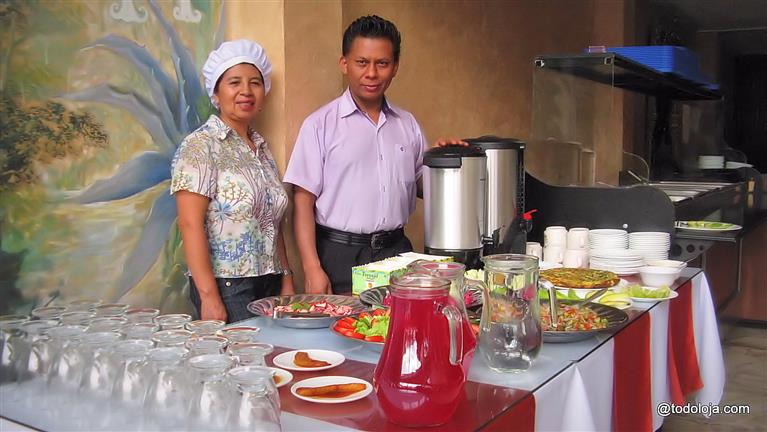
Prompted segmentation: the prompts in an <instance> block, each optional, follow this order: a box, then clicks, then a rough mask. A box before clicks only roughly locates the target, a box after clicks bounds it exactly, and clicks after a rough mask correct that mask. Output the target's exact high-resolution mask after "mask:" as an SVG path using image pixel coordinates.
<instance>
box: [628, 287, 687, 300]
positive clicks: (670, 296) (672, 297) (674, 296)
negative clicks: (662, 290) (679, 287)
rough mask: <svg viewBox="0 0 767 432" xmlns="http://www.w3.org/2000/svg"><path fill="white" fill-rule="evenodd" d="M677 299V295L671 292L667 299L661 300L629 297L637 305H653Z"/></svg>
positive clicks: (662, 298)
mask: <svg viewBox="0 0 767 432" xmlns="http://www.w3.org/2000/svg"><path fill="white" fill-rule="evenodd" d="M642 288H647V289H654V288H652V287H642ZM677 297H679V293H678V292H676V291H671V294H670V295H669V296H668V297H661V298H645V297H629V298H630V299H631V300H633V301H635V302H637V303H655V302H662V301H664V300H671V299H675V298H677Z"/></svg>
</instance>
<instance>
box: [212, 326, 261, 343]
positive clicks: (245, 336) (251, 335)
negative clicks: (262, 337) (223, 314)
mask: <svg viewBox="0 0 767 432" xmlns="http://www.w3.org/2000/svg"><path fill="white" fill-rule="evenodd" d="M260 331H261V329H259V328H258V327H229V328H223V329H221V330H219V331H217V332H216V335H218V336H223V337H225V338H227V339H229V343H230V344H234V343H248V342H255V341H256V335H257V334H258V332H260Z"/></svg>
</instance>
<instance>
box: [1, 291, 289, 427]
mask: <svg viewBox="0 0 767 432" xmlns="http://www.w3.org/2000/svg"><path fill="white" fill-rule="evenodd" d="M258 332H259V329H258V328H255V327H231V328H226V326H225V323H224V322H223V321H216V320H198V321H192V317H191V316H190V315H186V314H166V315H160V311H159V310H158V309H152V308H145V307H141V308H131V307H130V306H129V305H127V304H119V303H103V302H101V301H99V300H75V301H71V302H69V303H67V304H66V305H54V306H46V307H41V308H37V309H34V310H33V311H32V312H31V314H30V316H25V315H4V316H0V393H1V394H0V397H1V398H2V400H3V408H2V410H3V413H0V414H4V415H8V414H11V413H12V415H10V417H12V418H16V419H20V418H31V419H34V420H33V421H30V422H29V423H31V424H33V425H41V426H49V427H46V428H45V429H48V428H53V429H60V430H67V429H79V430H115V429H120V430H168V429H176V430H178V429H189V430H205V431H211V430H227V431H239V430H248V431H252V430H263V431H271V430H280V429H281V427H280V399H279V393H278V392H277V386H276V384H275V382H274V378H273V377H274V373H275V368H270V367H267V366H266V360H265V359H266V356H267V355H269V354H270V353H272V351H273V350H274V347H273V346H272V345H269V344H265V343H259V342H256V336H257V334H258ZM190 396H191V397H190Z"/></svg>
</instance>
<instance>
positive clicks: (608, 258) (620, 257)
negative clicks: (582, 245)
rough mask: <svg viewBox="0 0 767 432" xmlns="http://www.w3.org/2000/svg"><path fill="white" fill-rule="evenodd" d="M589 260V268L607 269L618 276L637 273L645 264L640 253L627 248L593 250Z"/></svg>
mask: <svg viewBox="0 0 767 432" xmlns="http://www.w3.org/2000/svg"><path fill="white" fill-rule="evenodd" d="M589 260H590V267H591V268H593V269H597V270H609V271H611V272H614V273H616V274H618V275H620V276H625V275H631V274H637V273H639V269H640V268H641V267H643V266H644V265H645V262H644V258H642V255H641V254H639V253H638V252H635V251H632V250H627V249H601V250H593V251H591V257H590V258H589Z"/></svg>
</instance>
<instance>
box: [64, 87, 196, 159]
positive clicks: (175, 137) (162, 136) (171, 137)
mask: <svg viewBox="0 0 767 432" xmlns="http://www.w3.org/2000/svg"><path fill="white" fill-rule="evenodd" d="M61 97H62V98H64V99H68V100H73V101H88V102H100V103H105V104H107V105H112V106H116V107H119V108H122V109H124V110H126V111H128V112H129V113H131V114H133V116H134V117H135V118H136V120H138V121H139V123H141V125H142V126H143V127H144V129H146V131H147V132H149V135H151V136H152V139H153V140H154V142H155V144H157V146H158V147H160V148H161V149H162V151H163V153H165V154H167V155H168V157H169V158H170V157H172V156H173V154H174V153H175V152H176V145H177V144H180V143H181V139H182V137H181V133H179V131H178V129H176V125H175V123H174V122H173V121H172V120H171V119H163V118H162V116H160V114H159V113H158V112H157V110H156V109H155V108H153V107H152V105H151V104H150V103H149V101H147V100H146V99H144V98H143V97H142V96H140V95H137V94H135V93H122V92H120V91H118V90H117V89H115V88H114V87H112V86H111V85H109V84H101V85H98V86H95V87H90V88H87V89H85V90H81V91H78V92H73V93H67V94H64V95H62V96H61Z"/></svg>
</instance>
